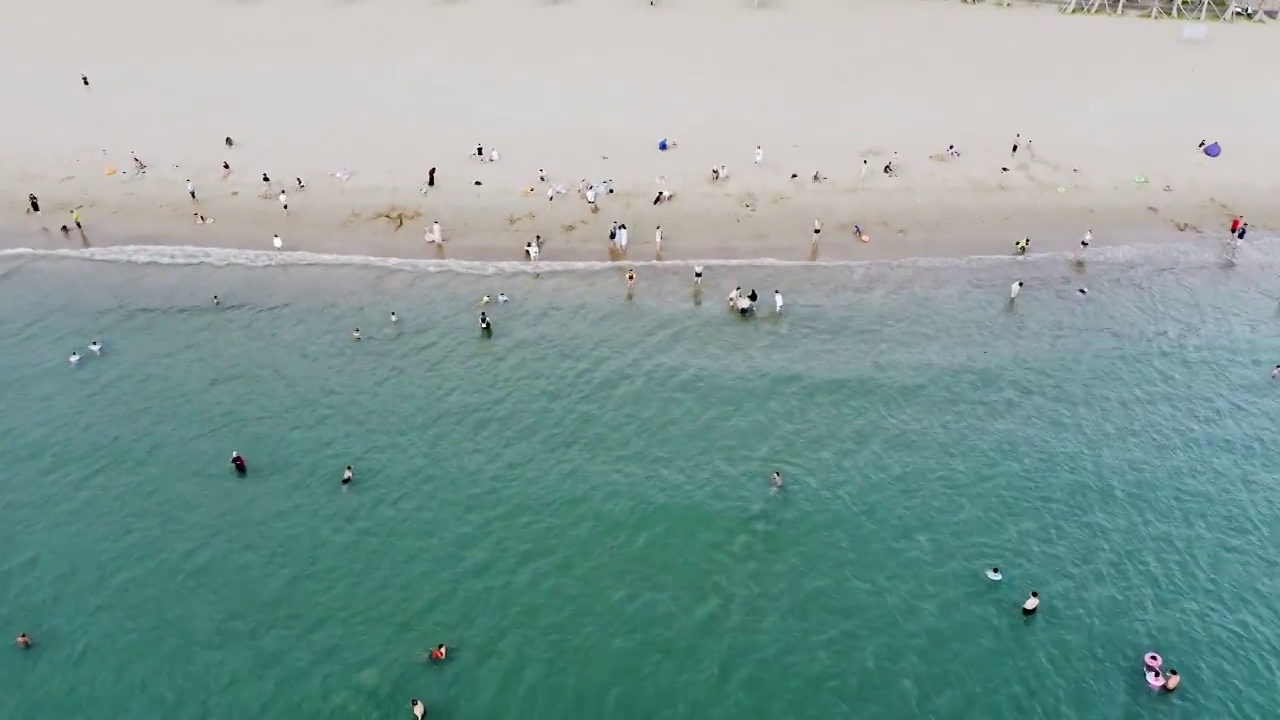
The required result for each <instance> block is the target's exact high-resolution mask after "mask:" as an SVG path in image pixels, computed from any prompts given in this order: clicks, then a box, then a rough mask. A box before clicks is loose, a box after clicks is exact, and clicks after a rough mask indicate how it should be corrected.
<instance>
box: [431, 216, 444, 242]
mask: <svg viewBox="0 0 1280 720" xmlns="http://www.w3.org/2000/svg"><path fill="white" fill-rule="evenodd" d="M431 237H432V242H438V243H442V242H444V232H443V231H441V230H440V221H439V220H433V221H431Z"/></svg>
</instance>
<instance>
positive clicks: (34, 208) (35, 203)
mask: <svg viewBox="0 0 1280 720" xmlns="http://www.w3.org/2000/svg"><path fill="white" fill-rule="evenodd" d="M27 202H28V203H30V204H31V212H33V213H35V214H36V216H37V217H39V216H40V198H38V197H36V194H35V193H27ZM1231 232H1235V228H1232V229H1231Z"/></svg>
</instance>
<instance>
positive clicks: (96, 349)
mask: <svg viewBox="0 0 1280 720" xmlns="http://www.w3.org/2000/svg"><path fill="white" fill-rule="evenodd" d="M89 351H90V352H92V353H93V354H94V355H101V354H102V343H100V342H98V341H97V340H94V341H93V342H91V343H89Z"/></svg>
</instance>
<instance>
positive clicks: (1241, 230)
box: [1236, 223, 1249, 240]
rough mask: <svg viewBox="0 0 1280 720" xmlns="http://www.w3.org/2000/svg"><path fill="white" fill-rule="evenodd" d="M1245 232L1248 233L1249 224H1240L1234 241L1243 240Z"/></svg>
mask: <svg viewBox="0 0 1280 720" xmlns="http://www.w3.org/2000/svg"><path fill="white" fill-rule="evenodd" d="M1247 232H1249V223H1240V227H1239V229H1237V230H1236V240H1244V235H1245V233H1247Z"/></svg>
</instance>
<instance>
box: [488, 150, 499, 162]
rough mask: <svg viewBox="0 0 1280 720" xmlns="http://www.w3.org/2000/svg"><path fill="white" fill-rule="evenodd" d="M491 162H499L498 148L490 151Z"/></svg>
mask: <svg viewBox="0 0 1280 720" xmlns="http://www.w3.org/2000/svg"><path fill="white" fill-rule="evenodd" d="M489 162H498V148H493V149H492V150H490V151H489Z"/></svg>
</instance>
